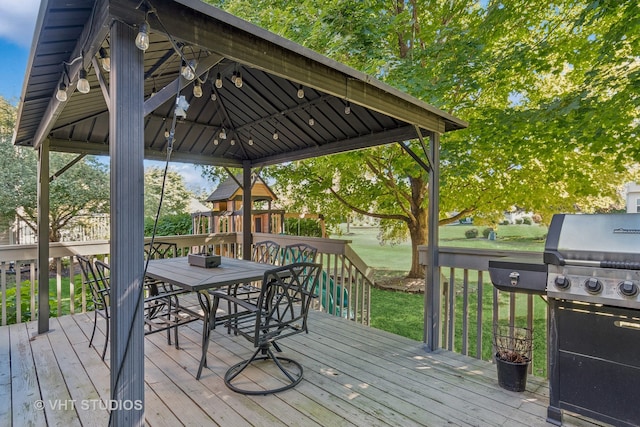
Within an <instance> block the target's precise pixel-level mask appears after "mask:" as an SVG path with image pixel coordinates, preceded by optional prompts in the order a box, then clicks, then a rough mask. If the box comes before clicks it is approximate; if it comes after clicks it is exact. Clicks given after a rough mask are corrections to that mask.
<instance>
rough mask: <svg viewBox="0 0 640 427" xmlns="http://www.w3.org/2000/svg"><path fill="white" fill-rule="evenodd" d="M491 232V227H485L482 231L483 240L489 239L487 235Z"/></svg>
mask: <svg viewBox="0 0 640 427" xmlns="http://www.w3.org/2000/svg"><path fill="white" fill-rule="evenodd" d="M492 231H493V228H491V227H487V228H485V229H484V230H482V235H483V236H484V238H485V239H488V238H489V234H490V233H491V232H492Z"/></svg>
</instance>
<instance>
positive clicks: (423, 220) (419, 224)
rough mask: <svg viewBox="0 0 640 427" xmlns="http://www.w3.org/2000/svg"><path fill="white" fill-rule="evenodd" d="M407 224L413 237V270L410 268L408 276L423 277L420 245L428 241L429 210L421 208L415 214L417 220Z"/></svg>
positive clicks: (412, 277)
mask: <svg viewBox="0 0 640 427" xmlns="http://www.w3.org/2000/svg"><path fill="white" fill-rule="evenodd" d="M407 225H408V227H409V236H410V238H411V270H409V274H408V275H407V278H408V279H421V278H424V267H423V266H421V265H420V262H419V257H418V246H420V245H426V244H427V241H428V235H429V231H428V229H427V211H426V210H424V209H420V210H419V211H418V212H417V215H415V220H414V221H413V222H411V223H409V224H407Z"/></svg>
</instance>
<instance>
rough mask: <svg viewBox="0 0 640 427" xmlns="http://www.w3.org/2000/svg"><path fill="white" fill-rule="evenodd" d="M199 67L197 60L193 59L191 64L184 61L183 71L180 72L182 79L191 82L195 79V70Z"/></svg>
mask: <svg viewBox="0 0 640 427" xmlns="http://www.w3.org/2000/svg"><path fill="white" fill-rule="evenodd" d="M197 65H198V62H197V61H196V60H195V59H192V60H191V61H189V63H186V62H184V61H182V71H180V74H182V77H184V78H185V79H187V80H189V81H191V80H193V79H195V78H196V73H195V69H196V66H197Z"/></svg>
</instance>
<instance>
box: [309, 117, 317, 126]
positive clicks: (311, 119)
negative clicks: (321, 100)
mask: <svg viewBox="0 0 640 427" xmlns="http://www.w3.org/2000/svg"><path fill="white" fill-rule="evenodd" d="M315 124H316V121H315V120H313V117H309V126H313V125H315Z"/></svg>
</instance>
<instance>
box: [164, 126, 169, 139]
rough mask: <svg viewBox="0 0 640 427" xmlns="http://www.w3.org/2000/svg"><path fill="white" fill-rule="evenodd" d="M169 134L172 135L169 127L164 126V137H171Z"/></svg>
mask: <svg viewBox="0 0 640 427" xmlns="http://www.w3.org/2000/svg"><path fill="white" fill-rule="evenodd" d="M169 135H170V134H169V129H167V128H164V137H165V138H169Z"/></svg>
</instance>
